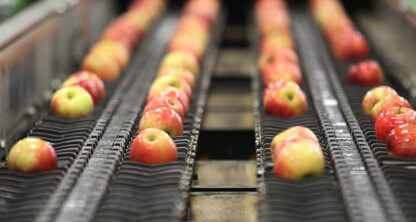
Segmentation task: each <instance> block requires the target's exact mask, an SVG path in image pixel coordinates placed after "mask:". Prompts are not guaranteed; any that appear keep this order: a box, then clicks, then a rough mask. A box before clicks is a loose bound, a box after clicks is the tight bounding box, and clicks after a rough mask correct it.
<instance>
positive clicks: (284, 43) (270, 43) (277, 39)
mask: <svg viewBox="0 0 416 222" xmlns="http://www.w3.org/2000/svg"><path fill="white" fill-rule="evenodd" d="M260 47H261V52H263V51H266V50H272V49H282V48H283V49H287V48H288V49H294V44H293V41H292V38H291V37H290V36H288V35H286V34H273V35H267V36H265V37H264V39H263V41H262V42H261V46H260Z"/></svg>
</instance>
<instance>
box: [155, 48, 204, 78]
mask: <svg viewBox="0 0 416 222" xmlns="http://www.w3.org/2000/svg"><path fill="white" fill-rule="evenodd" d="M162 67H163V68H165V67H170V68H180V69H186V70H189V71H190V72H191V73H192V74H193V75H194V77H195V79H197V78H198V76H199V64H198V61H197V59H196V58H195V56H194V55H192V54H191V53H189V52H183V51H175V52H170V53H168V54H166V55H165V57H164V58H163V61H162V64H161V68H162Z"/></svg>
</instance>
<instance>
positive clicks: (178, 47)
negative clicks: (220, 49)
mask: <svg viewBox="0 0 416 222" xmlns="http://www.w3.org/2000/svg"><path fill="white" fill-rule="evenodd" d="M204 41H205V40H200V39H197V38H196V37H194V36H191V35H188V34H179V35H175V36H174V37H173V38H172V39H171V41H170V43H169V47H168V48H169V49H168V51H169V52H177V51H178V52H188V53H191V54H192V55H194V56H195V58H196V60H197V61H198V62H201V61H202V58H203V55H204V52H205V44H206V43H205V42H204Z"/></svg>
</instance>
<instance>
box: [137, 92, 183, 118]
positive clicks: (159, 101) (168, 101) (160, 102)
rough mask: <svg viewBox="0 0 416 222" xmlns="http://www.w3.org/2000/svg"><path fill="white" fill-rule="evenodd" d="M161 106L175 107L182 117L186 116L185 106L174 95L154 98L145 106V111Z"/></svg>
mask: <svg viewBox="0 0 416 222" xmlns="http://www.w3.org/2000/svg"><path fill="white" fill-rule="evenodd" d="M160 107H167V108H170V109H173V110H174V111H175V112H176V113H177V114H179V116H180V117H181V119H182V120H183V118H184V117H185V110H184V109H183V106H182V104H181V102H179V101H178V100H177V99H175V98H173V97H168V96H160V97H156V98H154V99H153V100H151V101H150V102H149V103H147V105H146V106H145V107H144V111H143V112H144V113H145V112H147V111H150V110H153V109H157V108H160Z"/></svg>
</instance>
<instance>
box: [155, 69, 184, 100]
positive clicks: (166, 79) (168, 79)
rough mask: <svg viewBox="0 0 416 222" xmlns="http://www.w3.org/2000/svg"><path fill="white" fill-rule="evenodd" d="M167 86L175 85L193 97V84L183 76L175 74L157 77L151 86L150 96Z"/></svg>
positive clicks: (174, 86)
mask: <svg viewBox="0 0 416 222" xmlns="http://www.w3.org/2000/svg"><path fill="white" fill-rule="evenodd" d="M167 87H173V88H177V89H179V90H182V91H183V92H184V93H185V94H186V95H187V96H188V98H189V99H191V98H192V88H191V86H190V85H189V84H188V83H187V82H186V81H185V80H183V79H182V78H180V77H178V76H173V75H167V76H161V77H158V78H156V79H155V81H154V82H153V83H152V85H151V86H150V90H149V96H153V95H156V94H159V93H160V92H162V91H163V90H165V89H166V88H167Z"/></svg>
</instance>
